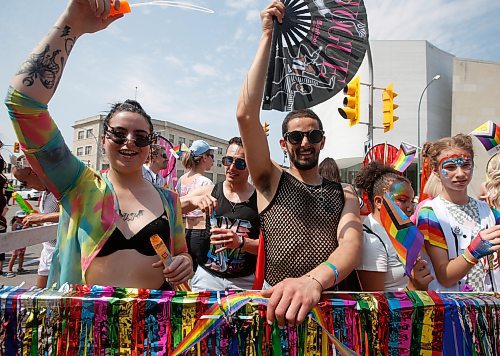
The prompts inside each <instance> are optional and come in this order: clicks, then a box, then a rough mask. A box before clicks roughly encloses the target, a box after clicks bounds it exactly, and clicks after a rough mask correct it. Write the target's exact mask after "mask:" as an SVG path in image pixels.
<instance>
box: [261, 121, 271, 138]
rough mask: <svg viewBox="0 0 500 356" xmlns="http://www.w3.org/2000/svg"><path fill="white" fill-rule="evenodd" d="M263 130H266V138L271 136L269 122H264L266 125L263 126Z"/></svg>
mask: <svg viewBox="0 0 500 356" xmlns="http://www.w3.org/2000/svg"><path fill="white" fill-rule="evenodd" d="M262 128H263V129H264V133H265V134H266V136H269V124H268V123H267V121H264V125H262Z"/></svg>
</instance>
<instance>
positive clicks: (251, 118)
mask: <svg viewBox="0 0 500 356" xmlns="http://www.w3.org/2000/svg"><path fill="white" fill-rule="evenodd" d="M284 10H285V6H284V4H283V3H282V2H281V1H273V2H272V3H271V4H269V5H268V6H267V7H266V8H265V9H264V10H263V11H262V12H261V15H260V16H261V19H262V36H261V38H260V42H259V47H258V49H257V53H256V55H255V58H254V60H253V63H252V65H251V67H250V70H249V71H248V74H247V76H246V78H245V81H244V83H243V87H242V88H241V92H240V97H239V99H238V109H237V113H236V117H237V119H238V126H239V129H240V135H241V138H242V141H243V146H244V148H245V152H248V154H247V156H246V161H247V165H248V169H249V171H250V175H251V177H252V181H253V183H254V185H255V188H256V189H257V192H258V193H259V194H263V195H264V196H265V197H266V198H267V197H269V195H270V192H271V190H272V187H271V186H270V184H273V183H272V182H274V185H275V186H277V184H278V181H279V176H280V174H281V170H280V169H279V168H278V167H277V166H276V165H275V164H274V163H273V162H272V161H271V156H270V153H269V146H268V143H267V138H266V135H265V133H264V131H263V130H262V126H261V123H260V106H261V103H262V97H263V95H264V84H265V80H266V74H267V66H268V61H269V53H270V47H271V40H272V35H273V26H274V24H273V21H274V20H273V18H276V19H277V21H279V22H280V23H281V21H282V19H283V14H284ZM270 182H271V183H270ZM273 193H274V192H273Z"/></svg>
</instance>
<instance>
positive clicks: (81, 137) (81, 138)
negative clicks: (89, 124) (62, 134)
mask: <svg viewBox="0 0 500 356" xmlns="http://www.w3.org/2000/svg"><path fill="white" fill-rule="evenodd" d="M83 134H84V132H83V130H82V131H78V139H79V140H83Z"/></svg>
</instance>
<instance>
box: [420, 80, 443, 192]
mask: <svg viewBox="0 0 500 356" xmlns="http://www.w3.org/2000/svg"><path fill="white" fill-rule="evenodd" d="M439 78H441V76H440V75H439V74H437V75H435V76H434V78H432V79H431V81H430V82H429V83H427V85H426V86H425V88H424V90H422V94H421V95H420V100H419V101H418V115H417V146H418V147H417V152H418V156H417V195H420V158H421V155H422V152H421V151H422V150H421V146H420V105H421V104H422V98H423V97H424V93H425V91H426V90H427V88H428V87H429V86H430V85H431V84H432V83H433V82H434V81H436V80H438V79H439ZM426 117H427V115H426Z"/></svg>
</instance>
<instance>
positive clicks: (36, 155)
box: [5, 87, 85, 200]
mask: <svg viewBox="0 0 500 356" xmlns="http://www.w3.org/2000/svg"><path fill="white" fill-rule="evenodd" d="M5 105H6V106H7V109H8V113H9V116H10V119H11V121H12V125H13V126H14V130H15V132H16V135H17V138H18V140H19V143H20V146H21V148H22V149H23V151H24V153H25V155H26V158H27V159H28V161H29V163H30V165H31V167H32V168H33V170H34V171H35V172H36V174H37V175H38V176H39V177H40V179H41V180H42V181H43V182H44V184H45V185H46V186H47V188H48V189H49V191H51V192H52V193H54V196H55V197H56V199H58V200H59V199H61V196H62V195H64V193H66V192H67V191H68V190H70V189H71V188H72V187H73V185H74V183H75V182H76V180H77V179H78V177H79V176H80V174H81V173H82V171H83V170H84V168H85V165H84V164H83V162H81V161H80V160H78V159H77V158H76V157H75V156H73V154H72V153H71V151H70V150H69V148H68V146H67V145H66V144H65V143H64V139H63V137H62V135H61V132H60V131H59V129H58V127H57V126H56V124H55V122H54V121H53V120H52V118H51V116H50V114H49V112H48V110H47V105H45V104H42V103H39V102H37V101H36V100H34V99H33V98H31V97H29V96H27V95H25V94H23V93H21V92H20V91H18V90H16V89H14V88H12V87H10V88H9V91H8V92H7V98H6V99H5Z"/></svg>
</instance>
